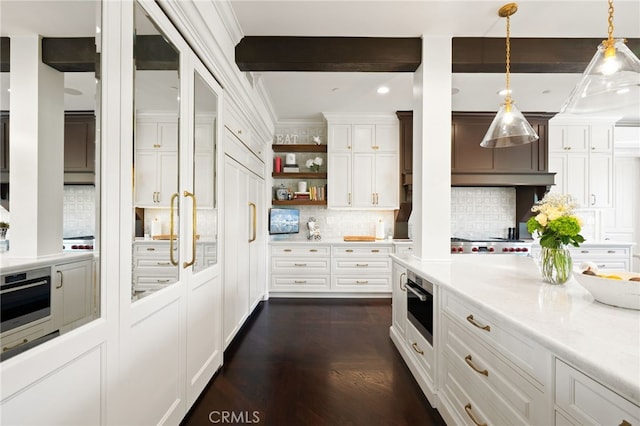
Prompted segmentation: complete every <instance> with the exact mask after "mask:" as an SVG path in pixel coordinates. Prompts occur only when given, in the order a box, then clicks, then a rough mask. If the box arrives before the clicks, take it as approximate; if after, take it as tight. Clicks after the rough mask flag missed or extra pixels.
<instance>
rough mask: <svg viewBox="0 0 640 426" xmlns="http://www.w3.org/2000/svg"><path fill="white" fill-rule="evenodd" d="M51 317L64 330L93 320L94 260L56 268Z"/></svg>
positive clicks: (56, 326) (58, 265) (56, 325)
mask: <svg viewBox="0 0 640 426" xmlns="http://www.w3.org/2000/svg"><path fill="white" fill-rule="evenodd" d="M52 275H53V276H52V283H51V285H52V287H53V288H52V289H51V318H52V321H53V329H54V330H58V329H59V330H60V331H61V332H63V331H66V330H70V329H73V328H76V327H78V326H80V325H82V324H84V323H87V322H89V321H91V320H92V319H93V312H94V309H93V297H94V292H95V291H96V290H95V289H94V277H93V260H91V259H89V260H82V261H79V262H71V263H62V264H56V265H54V266H53V268H52Z"/></svg>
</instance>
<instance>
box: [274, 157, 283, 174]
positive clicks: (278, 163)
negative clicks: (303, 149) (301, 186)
mask: <svg viewBox="0 0 640 426" xmlns="http://www.w3.org/2000/svg"><path fill="white" fill-rule="evenodd" d="M273 161H274V164H273V171H274V172H276V173H281V172H282V157H276V158H274V160H273Z"/></svg>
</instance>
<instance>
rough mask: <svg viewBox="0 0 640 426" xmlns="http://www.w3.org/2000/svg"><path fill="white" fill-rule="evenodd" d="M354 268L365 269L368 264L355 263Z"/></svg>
mask: <svg viewBox="0 0 640 426" xmlns="http://www.w3.org/2000/svg"><path fill="white" fill-rule="evenodd" d="M356 266H357V267H358V268H366V267H367V266H369V264H368V263H356Z"/></svg>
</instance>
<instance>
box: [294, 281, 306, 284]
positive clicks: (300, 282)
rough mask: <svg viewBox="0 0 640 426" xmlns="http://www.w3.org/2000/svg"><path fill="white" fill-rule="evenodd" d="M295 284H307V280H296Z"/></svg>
mask: <svg viewBox="0 0 640 426" xmlns="http://www.w3.org/2000/svg"><path fill="white" fill-rule="evenodd" d="M294 283H295V284H306V283H307V280H295V281H294Z"/></svg>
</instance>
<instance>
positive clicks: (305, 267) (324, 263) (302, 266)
mask: <svg viewBox="0 0 640 426" xmlns="http://www.w3.org/2000/svg"><path fill="white" fill-rule="evenodd" d="M329 267H330V265H329V259H315V258H307V259H289V258H281V257H272V258H271V272H272V273H274V274H294V275H298V274H305V275H308V274H310V273H316V274H328V273H330V269H329Z"/></svg>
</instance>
